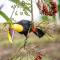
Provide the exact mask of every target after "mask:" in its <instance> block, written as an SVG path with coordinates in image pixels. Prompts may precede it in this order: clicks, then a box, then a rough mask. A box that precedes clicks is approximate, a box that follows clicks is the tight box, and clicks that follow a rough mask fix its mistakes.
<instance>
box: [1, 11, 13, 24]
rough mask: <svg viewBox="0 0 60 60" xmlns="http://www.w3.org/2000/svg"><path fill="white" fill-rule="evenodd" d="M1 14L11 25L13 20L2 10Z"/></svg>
mask: <svg viewBox="0 0 60 60" xmlns="http://www.w3.org/2000/svg"><path fill="white" fill-rule="evenodd" d="M0 15H1V16H2V17H3V18H4V19H5V20H6V21H7V23H8V24H9V25H12V24H13V23H12V20H11V19H10V18H9V17H8V16H7V15H6V14H5V13H4V12H2V11H0Z"/></svg>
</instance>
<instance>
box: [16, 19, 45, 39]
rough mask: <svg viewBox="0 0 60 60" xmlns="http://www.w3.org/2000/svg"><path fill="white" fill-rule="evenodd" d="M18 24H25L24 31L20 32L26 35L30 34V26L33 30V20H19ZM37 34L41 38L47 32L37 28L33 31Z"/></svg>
mask: <svg viewBox="0 0 60 60" xmlns="http://www.w3.org/2000/svg"><path fill="white" fill-rule="evenodd" d="M17 24H20V25H22V26H23V28H24V29H23V31H22V32H19V33H20V34H24V35H25V36H26V37H27V35H28V31H29V28H30V32H33V30H32V26H31V24H32V23H31V21H28V20H21V21H19V22H17ZM33 33H34V34H35V35H36V36H38V37H39V38H40V37H42V36H43V35H44V34H45V32H44V31H43V30H42V29H38V28H36V31H35V32H33Z"/></svg>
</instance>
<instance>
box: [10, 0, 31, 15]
mask: <svg viewBox="0 0 60 60" xmlns="http://www.w3.org/2000/svg"><path fill="white" fill-rule="evenodd" d="M10 1H11V2H13V3H15V4H16V6H17V7H20V8H22V9H23V11H24V13H25V14H26V15H29V13H31V9H30V8H31V3H30V0H29V1H27V2H25V1H20V0H10Z"/></svg>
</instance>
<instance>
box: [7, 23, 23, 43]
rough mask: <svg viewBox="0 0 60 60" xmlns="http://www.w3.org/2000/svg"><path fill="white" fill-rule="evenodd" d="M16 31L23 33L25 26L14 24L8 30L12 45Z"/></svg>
mask: <svg viewBox="0 0 60 60" xmlns="http://www.w3.org/2000/svg"><path fill="white" fill-rule="evenodd" d="M14 31H16V32H22V31H23V26H22V25H20V24H13V25H11V26H10V27H9V30H8V40H9V41H10V43H12V40H13V36H14Z"/></svg>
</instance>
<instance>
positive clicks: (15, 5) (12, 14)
mask: <svg viewBox="0 0 60 60" xmlns="http://www.w3.org/2000/svg"><path fill="white" fill-rule="evenodd" d="M15 9H16V5H15V7H14V9H13V11H12V14H11V17H10V18H12V16H13V14H14V12H15Z"/></svg>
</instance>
